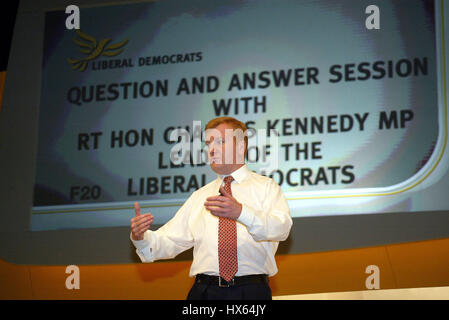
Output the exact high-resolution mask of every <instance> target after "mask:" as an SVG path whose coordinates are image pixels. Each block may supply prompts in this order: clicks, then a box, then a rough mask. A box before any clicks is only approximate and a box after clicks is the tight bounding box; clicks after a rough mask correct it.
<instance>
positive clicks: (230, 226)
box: [218, 176, 238, 282]
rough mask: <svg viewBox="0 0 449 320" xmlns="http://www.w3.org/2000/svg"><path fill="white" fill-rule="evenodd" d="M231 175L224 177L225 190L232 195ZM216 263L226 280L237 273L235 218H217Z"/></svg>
mask: <svg viewBox="0 0 449 320" xmlns="http://www.w3.org/2000/svg"><path fill="white" fill-rule="evenodd" d="M232 180H234V178H232V177H231V176H227V177H225V178H224V182H225V186H224V188H225V190H226V192H227V193H229V194H230V195H232V191H231V182H232ZM218 264H219V268H220V276H221V277H222V278H223V279H225V280H226V281H228V282H229V281H230V280H231V279H232V278H234V275H235V274H236V273H237V269H238V262H237V225H236V222H235V220H232V219H228V218H221V217H220V218H219V223H218Z"/></svg>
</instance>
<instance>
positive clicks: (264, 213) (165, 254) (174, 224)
mask: <svg viewBox="0 0 449 320" xmlns="http://www.w3.org/2000/svg"><path fill="white" fill-rule="evenodd" d="M231 175H232V177H233V178H234V181H232V183H231V190H232V196H233V197H234V198H235V199H236V200H237V201H238V202H240V203H241V204H242V212H241V214H240V217H239V218H238V219H237V257H238V271H237V274H236V276H244V275H249V274H267V275H269V276H273V275H274V274H276V273H277V271H278V269H277V266H276V261H275V259H274V254H275V253H276V250H277V248H278V244H279V241H283V240H285V239H286V238H287V237H288V234H289V233H290V228H291V226H292V219H291V217H290V209H289V207H288V204H287V200H286V199H285V196H284V194H283V192H282V190H281V188H280V187H279V185H278V184H277V183H276V182H275V181H274V180H273V179H271V178H268V177H265V176H262V175H259V174H257V173H254V172H252V171H250V170H249V169H248V168H247V166H246V165H243V166H242V167H240V168H239V169H237V170H235V171H234V172H233V173H232V174H231ZM223 179H224V176H221V175H219V176H218V177H217V179H215V180H213V181H212V182H210V183H208V184H207V185H205V186H204V187H202V188H200V189H198V190H196V191H195V192H193V193H192V195H191V196H190V197H189V198H188V199H187V201H186V202H185V203H184V204H183V205H182V207H181V208H180V209H179V210H178V212H177V213H176V215H175V216H174V217H173V218H172V219H171V220H170V221H168V222H167V223H166V224H165V225H164V226H162V227H160V228H159V229H158V230H156V231H151V230H147V231H146V232H145V233H144V239H143V240H138V241H135V240H133V239H132V238H131V241H132V242H133V244H134V246H135V247H136V252H137V255H138V256H139V257H140V259H141V260H142V262H153V261H155V260H158V259H169V258H173V257H175V256H176V255H178V254H179V253H181V252H183V251H185V250H187V249H190V248H191V247H192V246H193V247H194V249H193V263H192V266H191V268H190V277H193V276H195V275H197V274H200V273H204V274H208V275H215V276H217V275H219V268H218V220H219V218H218V217H216V216H214V215H212V214H211V213H210V212H209V211H208V210H207V209H206V208H205V207H204V202H206V198H207V197H210V196H216V195H218V194H219V191H218V190H219V188H220V185H222V184H223Z"/></svg>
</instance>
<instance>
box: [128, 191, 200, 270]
mask: <svg viewBox="0 0 449 320" xmlns="http://www.w3.org/2000/svg"><path fill="white" fill-rule="evenodd" d="M193 197H194V194H192V196H190V197H189V199H187V201H186V202H185V203H184V204H183V205H182V206H181V208H180V209H179V210H178V211H177V212H176V214H175V216H174V217H173V218H172V219H171V220H170V221H168V222H167V223H166V224H165V225H163V226H162V227H160V228H159V229H158V230H156V231H151V230H147V231H146V232H145V233H144V239H143V240H133V239H132V238H131V235H130V239H131V241H132V243H133V244H134V246H135V247H136V253H137V255H138V256H139V258H140V260H141V261H142V262H153V261H155V260H159V259H171V258H174V257H175V256H177V255H178V254H180V253H181V252H183V251H185V250H187V249H190V248H191V247H192V246H193V244H194V240H193V236H192V233H191V231H190V228H189V217H190V213H191V210H192V205H193V203H194V201H193Z"/></svg>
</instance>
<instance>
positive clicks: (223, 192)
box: [220, 186, 232, 198]
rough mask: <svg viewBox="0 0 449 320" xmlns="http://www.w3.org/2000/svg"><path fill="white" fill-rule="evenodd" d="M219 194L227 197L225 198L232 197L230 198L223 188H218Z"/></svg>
mask: <svg viewBox="0 0 449 320" xmlns="http://www.w3.org/2000/svg"><path fill="white" fill-rule="evenodd" d="M220 193H221V195H222V196H224V197H227V198H231V197H232V196H231V195H230V194H229V193H228V192H227V191H226V189H225V188H224V187H223V186H221V187H220Z"/></svg>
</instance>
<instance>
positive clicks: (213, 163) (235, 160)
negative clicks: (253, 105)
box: [206, 123, 245, 174]
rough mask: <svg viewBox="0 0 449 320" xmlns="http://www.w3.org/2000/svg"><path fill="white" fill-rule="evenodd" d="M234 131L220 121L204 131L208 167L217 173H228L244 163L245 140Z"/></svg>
mask: <svg viewBox="0 0 449 320" xmlns="http://www.w3.org/2000/svg"><path fill="white" fill-rule="evenodd" d="M236 131H237V130H234V129H233V128H232V126H231V125H230V124H227V123H222V124H220V125H218V126H217V127H215V128H213V129H208V130H207V132H206V145H207V146H208V156H209V163H210V167H211V169H212V170H213V171H214V172H216V173H218V174H230V173H232V172H233V171H235V170H237V169H238V168H239V167H241V166H242V165H243V164H244V154H245V142H244V140H243V139H239V138H237V137H236V136H235V134H236Z"/></svg>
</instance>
